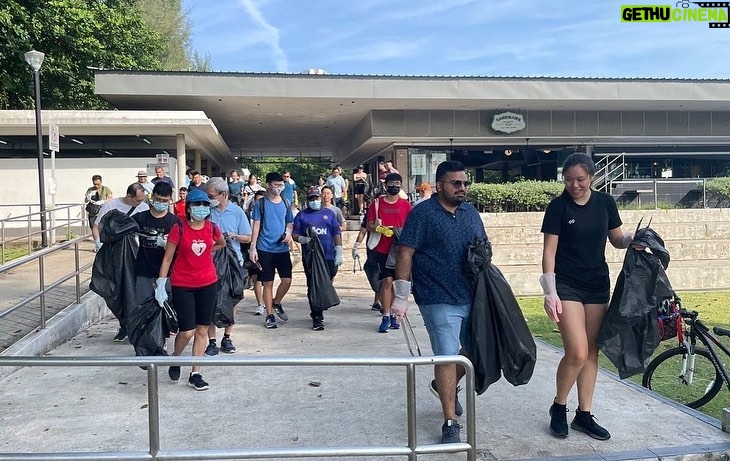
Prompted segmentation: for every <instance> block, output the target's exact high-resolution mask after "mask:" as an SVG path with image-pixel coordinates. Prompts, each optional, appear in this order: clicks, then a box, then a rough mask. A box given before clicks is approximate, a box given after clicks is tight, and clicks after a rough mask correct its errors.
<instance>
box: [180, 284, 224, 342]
mask: <svg viewBox="0 0 730 461" xmlns="http://www.w3.org/2000/svg"><path fill="white" fill-rule="evenodd" d="M217 298H218V282H215V283H211V284H210V285H208V286H204V287H200V288H186V287H176V286H174V285H173V287H172V305H173V307H174V308H175V312H177V323H178V325H179V326H180V331H189V330H194V329H195V327H196V326H198V325H210V324H211V323H213V308H214V307H215V303H216V300H217Z"/></svg>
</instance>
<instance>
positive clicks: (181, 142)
mask: <svg viewBox="0 0 730 461" xmlns="http://www.w3.org/2000/svg"><path fill="white" fill-rule="evenodd" d="M175 143H176V146H175V147H176V149H177V156H176V157H177V175H176V178H177V179H176V180H175V184H177V187H178V189H179V188H180V187H182V186H184V185H185V178H186V176H185V170H187V169H188V167H187V164H188V162H187V154H186V152H185V135H184V134H181V133H178V134H177V135H176V136H175Z"/></svg>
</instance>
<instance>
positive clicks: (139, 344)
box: [125, 297, 168, 356]
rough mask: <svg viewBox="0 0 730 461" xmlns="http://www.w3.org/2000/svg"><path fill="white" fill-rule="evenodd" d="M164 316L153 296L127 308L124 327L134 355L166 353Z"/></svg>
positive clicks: (166, 334) (166, 333)
mask: <svg viewBox="0 0 730 461" xmlns="http://www.w3.org/2000/svg"><path fill="white" fill-rule="evenodd" d="M164 317H165V313H164V311H163V310H162V309H161V308H160V305H159V304H157V301H156V300H155V298H154V297H151V298H150V299H148V300H146V301H145V302H144V303H142V304H141V305H138V306H135V307H134V308H132V309H129V311H128V313H127V318H126V320H125V327H126V329H127V334H128V335H129V343H130V344H131V345H132V346H134V352H135V354H136V355H138V356H152V355H167V353H166V352H165V349H164V346H165V338H166V337H167V336H168V331H167V330H168V329H167V327H166V325H165V319H164Z"/></svg>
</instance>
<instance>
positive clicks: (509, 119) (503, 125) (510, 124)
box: [492, 112, 527, 133]
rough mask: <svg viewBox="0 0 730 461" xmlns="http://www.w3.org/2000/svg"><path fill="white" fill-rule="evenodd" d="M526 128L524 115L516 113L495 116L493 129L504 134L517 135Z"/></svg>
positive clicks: (503, 113)
mask: <svg viewBox="0 0 730 461" xmlns="http://www.w3.org/2000/svg"><path fill="white" fill-rule="evenodd" d="M526 126H527V125H525V119H524V117H523V116H522V114H515V113H514V112H502V113H499V114H494V119H492V129H493V130H494V131H499V132H502V133H515V132H517V131H521V130H524V129H525V127H526Z"/></svg>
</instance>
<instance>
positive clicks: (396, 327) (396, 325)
mask: <svg viewBox="0 0 730 461" xmlns="http://www.w3.org/2000/svg"><path fill="white" fill-rule="evenodd" d="M390 329H391V330H399V329H400V323H398V317H396V316H395V315H391V316H390Z"/></svg>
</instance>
